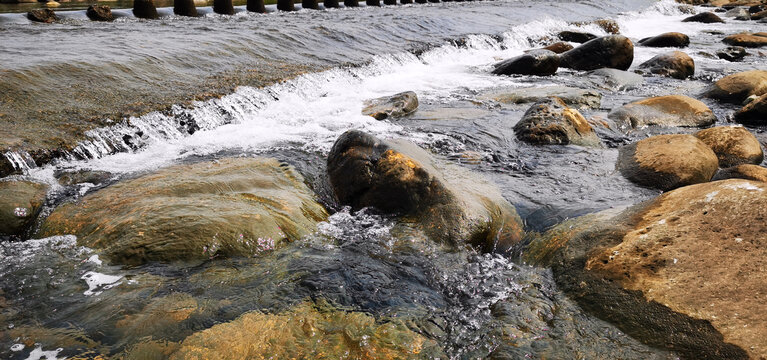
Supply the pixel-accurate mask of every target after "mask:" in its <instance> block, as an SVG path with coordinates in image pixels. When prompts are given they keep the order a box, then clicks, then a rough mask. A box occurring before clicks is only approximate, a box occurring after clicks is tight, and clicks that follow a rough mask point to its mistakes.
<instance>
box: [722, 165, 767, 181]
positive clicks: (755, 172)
mask: <svg viewBox="0 0 767 360" xmlns="http://www.w3.org/2000/svg"><path fill="white" fill-rule="evenodd" d="M726 179H745V180H753V181H761V182H767V168H765V167H762V166H759V165H754V164H743V165H738V166H733V167H728V168H726V169H719V171H717V172H716V175H714V178H713V179H711V181H716V180H726Z"/></svg>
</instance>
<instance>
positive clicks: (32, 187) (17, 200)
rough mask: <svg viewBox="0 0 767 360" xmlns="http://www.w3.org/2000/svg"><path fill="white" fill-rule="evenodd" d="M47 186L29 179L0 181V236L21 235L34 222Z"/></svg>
mask: <svg viewBox="0 0 767 360" xmlns="http://www.w3.org/2000/svg"><path fill="white" fill-rule="evenodd" d="M47 191H48V186H46V185H43V184H38V183H33V182H30V181H8V180H5V181H0V236H22V235H24V233H25V232H26V231H27V230H28V229H29V228H30V227H31V226H32V225H33V224H34V222H35V219H37V215H38V214H39V213H40V210H41V209H42V207H43V203H44V202H45V195H46V193H47Z"/></svg>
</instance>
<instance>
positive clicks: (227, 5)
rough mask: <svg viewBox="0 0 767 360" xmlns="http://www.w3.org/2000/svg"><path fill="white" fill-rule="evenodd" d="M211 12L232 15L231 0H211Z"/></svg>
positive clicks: (232, 6) (232, 5)
mask: <svg viewBox="0 0 767 360" xmlns="http://www.w3.org/2000/svg"><path fill="white" fill-rule="evenodd" d="M213 12H214V13H216V14H221V15H234V4H232V0H213Z"/></svg>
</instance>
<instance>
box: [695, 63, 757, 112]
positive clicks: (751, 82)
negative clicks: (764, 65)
mask: <svg viewBox="0 0 767 360" xmlns="http://www.w3.org/2000/svg"><path fill="white" fill-rule="evenodd" d="M764 94H767V70H750V71H744V72H739V73H736V74H732V75H729V76H725V77H723V78H721V79H719V81H717V82H716V83H714V84H712V85H710V86H709V87H708V88H706V90H705V91H704V92H703V96H705V97H709V98H712V99H717V100H720V101H725V102H730V103H735V104H742V103H743V101H744V100H746V98H748V97H749V96H752V95H756V96H761V95H764Z"/></svg>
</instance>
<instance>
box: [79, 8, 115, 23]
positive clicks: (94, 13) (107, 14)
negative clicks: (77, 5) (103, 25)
mask: <svg viewBox="0 0 767 360" xmlns="http://www.w3.org/2000/svg"><path fill="white" fill-rule="evenodd" d="M85 15H87V16H88V18H89V19H91V20H93V21H112V20H114V19H115V17H114V16H113V15H112V9H110V8H109V6H108V5H91V6H89V7H88V10H86V11H85Z"/></svg>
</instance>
